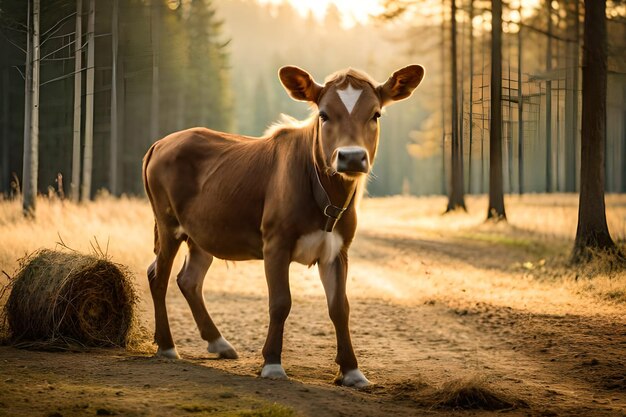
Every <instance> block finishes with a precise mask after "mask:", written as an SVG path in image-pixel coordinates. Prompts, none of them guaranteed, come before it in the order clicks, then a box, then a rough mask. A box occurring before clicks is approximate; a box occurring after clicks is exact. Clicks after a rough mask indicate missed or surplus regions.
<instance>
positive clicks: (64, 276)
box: [2, 249, 138, 349]
mask: <svg viewBox="0 0 626 417" xmlns="http://www.w3.org/2000/svg"><path fill="white" fill-rule="evenodd" d="M6 290H10V294H9V297H8V299H7V302H6V305H5V306H4V309H3V313H2V315H3V318H4V320H3V323H4V325H5V327H6V328H7V329H6V330H7V333H8V338H7V342H8V343H10V344H13V345H16V346H20V347H34V348H44V349H45V348H67V347H71V346H77V345H78V346H83V347H85V346H96V347H123V346H127V345H129V344H131V342H132V337H133V334H136V333H137V332H136V331H133V329H134V328H135V327H138V326H136V318H135V304H136V302H137V296H136V292H135V289H134V287H133V284H132V281H131V278H130V273H129V272H128V270H127V268H126V267H124V266H123V265H119V264H115V263H113V262H111V261H109V260H108V259H107V258H106V256H105V255H103V254H102V253H100V254H96V255H84V254H80V253H77V252H71V253H68V252H61V251H53V250H48V249H43V250H39V251H37V252H35V253H33V254H31V255H29V256H27V257H25V258H23V259H21V260H20V269H19V271H18V272H17V274H16V275H15V277H14V278H12V279H11V281H10V282H9V284H8V286H7V287H6V288H5V289H4V291H6Z"/></svg>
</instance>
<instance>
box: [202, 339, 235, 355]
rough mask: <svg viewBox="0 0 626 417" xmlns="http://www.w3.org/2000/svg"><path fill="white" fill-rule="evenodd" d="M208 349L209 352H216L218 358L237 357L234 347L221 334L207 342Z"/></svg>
mask: <svg viewBox="0 0 626 417" xmlns="http://www.w3.org/2000/svg"><path fill="white" fill-rule="evenodd" d="M208 351H209V353H217V355H218V356H219V358H220V359H237V358H238V357H239V355H238V354H237V351H236V350H235V348H234V347H233V346H232V345H231V344H230V343H229V342H228V340H226V339H224V338H223V337H222V336H220V337H219V338H218V339H216V340H214V341H212V342H209V348H208Z"/></svg>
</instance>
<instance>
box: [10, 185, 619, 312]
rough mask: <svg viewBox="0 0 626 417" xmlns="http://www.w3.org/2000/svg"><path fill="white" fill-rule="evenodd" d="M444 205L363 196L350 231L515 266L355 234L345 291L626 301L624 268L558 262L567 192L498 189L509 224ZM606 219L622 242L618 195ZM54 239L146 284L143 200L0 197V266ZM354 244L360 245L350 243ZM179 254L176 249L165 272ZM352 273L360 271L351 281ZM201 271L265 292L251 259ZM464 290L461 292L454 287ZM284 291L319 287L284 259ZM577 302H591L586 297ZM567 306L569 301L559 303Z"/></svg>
mask: <svg viewBox="0 0 626 417" xmlns="http://www.w3.org/2000/svg"><path fill="white" fill-rule="evenodd" d="M445 205H446V199H445V197H441V196H437V197H420V198H416V197H405V196H398V197H389V198H372V199H365V200H364V201H363V204H362V205H361V213H360V215H359V232H358V233H370V234H372V233H373V234H392V235H393V237H394V238H395V237H399V238H405V239H408V240H411V239H422V240H424V239H426V240H430V241H433V242H443V244H445V245H455V244H464V245H466V246H468V247H470V249H471V248H474V247H486V249H485V251H484V252H485V253H479V251H478V252H477V251H476V250H474V252H472V253H474V254H478V255H476V256H482V257H485V258H484V259H488V257H489V256H491V255H490V253H489V247H490V246H491V245H493V246H494V247H499V248H505V249H506V251H511V253H514V254H519V256H517V255H516V256H517V258H519V259H518V260H517V261H516V262H517V263H518V264H519V265H518V266H517V267H515V268H512V269H511V268H509V269H505V270H502V271H493V270H489V269H488V268H486V267H485V268H483V267H481V259H483V258H481V259H476V260H475V262H470V263H467V262H466V260H463V259H458V260H452V261H445V262H443V261H441V260H439V259H431V260H428V259H427V260H426V261H427V263H428V264H431V265H433V266H432V267H427V266H424V267H414V268H413V269H411V268H408V269H402V268H395V266H393V265H397V264H392V266H391V267H390V266H385V265H381V264H380V263H379V262H378V261H377V260H376V254H377V253H378V256H380V254H381V253H382V252H381V251H384V250H386V251H395V252H394V253H393V254H391V255H390V256H391V258H393V259H396V258H397V259H398V262H400V263H402V264H404V265H415V262H419V261H420V260H416V259H414V258H415V257H416V256H418V257H419V256H421V255H420V254H417V255H416V254H414V253H413V254H411V253H408V254H404V253H402V252H401V251H399V250H397V249H395V246H390V247H388V248H378V247H376V246H374V247H373V248H372V249H371V250H370V249H369V248H370V247H371V246H372V245H375V243H373V242H375V241H369V242H367V241H366V240H365V239H361V238H359V236H358V233H357V237H356V242H355V251H353V256H352V257H351V259H352V260H353V262H351V267H350V271H351V272H350V274H351V277H352V278H350V292H351V294H353V295H355V296H360V295H365V296H373V297H381V296H383V298H384V297H387V296H389V297H391V298H393V297H396V296H397V297H400V295H401V296H402V297H400V298H404V299H410V300H414V302H419V300H422V301H424V300H425V297H435V298H437V297H448V298H450V297H456V296H457V295H458V296H459V297H463V299H464V300H466V301H467V300H468V299H469V298H468V297H472V296H473V297H479V296H481V294H482V296H484V297H486V295H485V294H492V295H490V297H492V298H491V299H493V301H494V302H496V301H497V300H500V301H497V302H499V303H511V304H510V305H514V304H515V303H517V304H519V305H522V306H524V305H527V304H528V305H531V304H532V303H530V302H527V300H529V299H532V298H534V299H536V303H535V304H536V305H539V304H541V303H544V300H546V299H547V300H551V299H554V300H557V299H563V300H565V299H564V298H563V297H564V294H565V293H567V294H569V295H567V299H566V300H565V301H562V302H561V305H564V306H566V308H567V309H572V310H575V309H576V308H577V307H575V306H573V304H572V303H574V304H575V303H576V302H575V301H572V300H573V299H574V300H575V299H576V297H579V298H580V297H583V298H584V297H587V298H588V297H589V296H591V297H592V298H593V297H595V299H596V300H597V299H600V300H603V301H604V302H605V303H606V304H607V305H616V304H617V305H621V306H623V304H624V303H626V274H624V273H615V272H614V271H607V270H603V269H602V267H601V265H600V267H599V268H596V267H594V268H596V270H572V269H570V268H567V267H566V265H565V263H566V260H567V256H568V255H569V251H570V250H571V248H572V245H573V238H574V235H575V232H576V224H577V210H578V209H577V207H578V198H577V196H576V195H573V194H572V195H569V194H551V195H533V194H529V195H524V196H522V197H519V196H507V198H506V209H507V214H508V218H509V222H508V223H499V224H495V225H494V224H485V223H484V219H485V218H486V214H487V213H486V207H487V198H486V196H468V197H467V206H468V213H451V214H447V215H442V213H443V210H444V208H445ZM607 219H608V223H609V229H610V231H611V233H612V235H613V237H614V238H615V239H617V240H623V239H624V238H625V237H626V196H625V195H608V196H607ZM450 238H452V239H450ZM61 241H62V242H63V243H64V244H65V245H67V246H69V247H71V248H73V249H76V250H79V251H82V252H90V251H91V249H92V246H93V245H99V246H100V248H101V249H102V250H103V251H104V252H107V253H108V255H109V256H110V257H111V258H112V260H113V261H115V262H118V263H122V264H125V265H127V266H128V267H129V269H130V271H131V272H132V273H134V274H135V277H136V283H137V284H138V287H139V289H140V290H144V291H147V279H146V278H145V277H146V275H145V269H146V267H147V265H149V264H150V262H152V260H153V259H154V254H153V250H152V249H153V248H152V245H153V216H152V211H151V209H150V205H149V203H148V201H147V200H145V199H140V198H127V197H123V198H119V199H118V198H112V197H108V196H101V197H99V198H97V199H96V200H95V201H93V202H88V203H84V204H74V203H70V202H68V201H60V200H58V199H49V198H39V199H38V208H37V216H36V218H35V219H26V218H24V217H23V216H22V214H21V207H20V203H19V201H7V200H4V201H3V200H0V271H6V273H7V274H9V275H11V274H13V272H14V271H15V269H16V268H17V266H18V259H19V258H21V257H23V256H25V255H27V254H29V253H32V252H33V251H35V250H37V249H40V248H49V249H54V248H55V247H56V246H57V243H58V242H61ZM359 242H363V244H365V245H364V246H361V247H360V248H361V249H360V250H359V247H358V246H357V245H359V244H360V243H359ZM368 245H369V246H368ZM481 245H482V246H481ZM183 247H184V245H183ZM368 250H370V252H367V251H368ZM372 251H373V252H372ZM396 252H397V253H396ZM184 253H185V250H182V251H181V254H180V255H179V258H178V260H177V261H176V263H177V265H176V264H175V266H174V271H177V268H178V266H179V265H180V263H181V261H182V259H181V258H182V257H183V256H184ZM507 253H508V252H507ZM370 254H373V256H374V257H373V258H372V257H370V256H369V255H370ZM359 257H360V258H359ZM517 258H516V259H517ZM393 262H396V261H395V260H394V261H393ZM446 262H447V263H446ZM426 270H429V272H428V273H427V272H426ZM496 272H497V273H496ZM428 274H430V275H428ZM361 275H363V276H364V277H363V278H362V279H359V278H360V276H361ZM365 275H368V276H365ZM209 276H210V277H211V278H212V279H208V280H207V281H209V282H212V284H210V285H212V287H211V288H212V289H213V290H216V291H224V292H237V293H254V294H266V291H267V289H266V285H265V280H264V279H263V267H262V265H261V264H260V263H259V262H256V263H255V262H252V263H236V264H235V265H233V264H230V263H229V264H226V263H224V262H214V264H213V266H212V267H211V272H210V273H209ZM590 277H593V278H590ZM3 280H4V281H6V277H3V276H2V275H0V284H2V283H3V282H4V281H3ZM470 284H472V285H470ZM207 285H208V284H207ZM459 285H463V286H465V285H467V287H462V288H461V287H459ZM464 288H467V292H463V293H462V294H461V291H462V290H463V291H464ZM513 289H514V290H515V291H513ZM292 290H293V293H294V294H298V295H310V294H315V295H320V296H321V295H322V294H323V290H322V287H321V284H320V283H319V279H318V277H317V273H316V271H315V268H312V269H306V268H305V267H301V266H300V265H294V266H293V267H292ZM472 291H474V293H472ZM546 291H547V292H548V293H546ZM507 292H508V293H510V295H507ZM522 293H523V294H524V297H522V298H519V299H517V301H516V299H515V297H518V296H519V295H520V294H522ZM472 294H474V295H472ZM420 297H421V298H420ZM571 297H574V298H573V299H572V298H571ZM148 298H149V297H148ZM474 300H475V301H480V300H481V299H480V298H475V299H474ZM586 303H587V305H588V306H591V307H593V303H592V302H586ZM570 304H572V307H567V306H568V305H570ZM591 307H590V308H591ZM594 308H595V307H594Z"/></svg>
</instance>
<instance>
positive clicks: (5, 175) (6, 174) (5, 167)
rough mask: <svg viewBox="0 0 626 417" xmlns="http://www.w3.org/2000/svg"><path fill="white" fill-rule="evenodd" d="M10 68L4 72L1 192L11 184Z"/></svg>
mask: <svg viewBox="0 0 626 417" xmlns="http://www.w3.org/2000/svg"><path fill="white" fill-rule="evenodd" d="M9 146H10V145H9V68H5V69H4V70H3V71H2V175H1V176H0V177H1V178H2V183H0V190H2V189H4V187H8V186H9V183H10V182H11V170H10V169H9V160H10V158H9Z"/></svg>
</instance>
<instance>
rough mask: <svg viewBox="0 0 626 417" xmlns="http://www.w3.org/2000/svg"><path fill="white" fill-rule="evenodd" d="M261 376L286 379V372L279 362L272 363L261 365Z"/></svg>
mask: <svg viewBox="0 0 626 417" xmlns="http://www.w3.org/2000/svg"><path fill="white" fill-rule="evenodd" d="M261 378H268V379H287V374H286V373H285V370H284V369H283V367H282V365H281V364H279V363H272V364H267V365H264V366H263V369H262V370H261Z"/></svg>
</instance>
